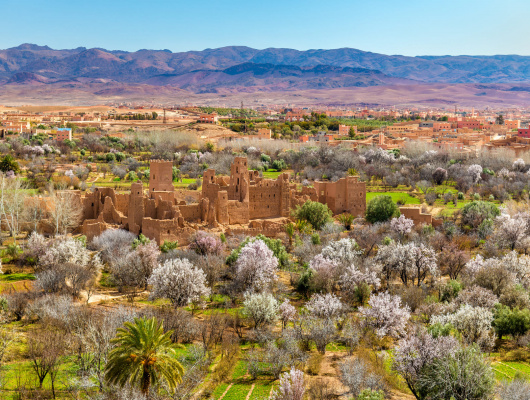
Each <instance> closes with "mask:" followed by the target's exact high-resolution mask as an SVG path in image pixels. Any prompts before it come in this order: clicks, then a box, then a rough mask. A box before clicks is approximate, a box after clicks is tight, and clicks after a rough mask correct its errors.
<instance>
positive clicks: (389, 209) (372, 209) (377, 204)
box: [366, 195, 400, 224]
mask: <svg viewBox="0 0 530 400" xmlns="http://www.w3.org/2000/svg"><path fill="white" fill-rule="evenodd" d="M399 215H400V213H399V208H398V206H397V205H396V204H395V203H394V202H393V201H392V197H390V196H387V195H381V196H377V197H375V198H373V199H372V200H370V201H369V202H368V205H367V206H366V220H367V221H368V222H371V223H372V224H375V223H376V222H385V221H388V220H389V219H391V218H392V217H396V218H397V217H399Z"/></svg>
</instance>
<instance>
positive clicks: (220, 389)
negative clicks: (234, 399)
mask: <svg viewBox="0 0 530 400" xmlns="http://www.w3.org/2000/svg"><path fill="white" fill-rule="evenodd" d="M227 387H228V383H221V384H220V385H219V386H217V387H216V388H215V390H214V391H213V393H212V398H214V399H218V398H219V397H221V396H222V395H223V393H224V392H225V390H226V388H227Z"/></svg>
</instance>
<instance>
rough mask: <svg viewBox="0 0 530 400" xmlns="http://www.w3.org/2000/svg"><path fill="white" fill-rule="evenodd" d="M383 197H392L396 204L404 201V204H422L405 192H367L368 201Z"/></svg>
mask: <svg viewBox="0 0 530 400" xmlns="http://www.w3.org/2000/svg"><path fill="white" fill-rule="evenodd" d="M381 195H387V196H390V197H392V200H393V201H394V203H397V202H398V201H400V200H402V203H403V204H421V201H420V199H418V198H416V197H413V196H411V195H410V194H408V193H404V192H367V193H366V201H367V202H368V201H370V200H372V199H373V198H374V197H377V196H381Z"/></svg>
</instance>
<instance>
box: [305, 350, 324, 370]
mask: <svg viewBox="0 0 530 400" xmlns="http://www.w3.org/2000/svg"><path fill="white" fill-rule="evenodd" d="M322 358H323V356H322V354H313V355H312V356H311V357H310V358H309V360H307V373H308V374H309V375H318V374H319V373H320V365H321V364H322Z"/></svg>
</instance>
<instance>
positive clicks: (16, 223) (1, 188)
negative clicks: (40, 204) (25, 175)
mask: <svg viewBox="0 0 530 400" xmlns="http://www.w3.org/2000/svg"><path fill="white" fill-rule="evenodd" d="M24 189H25V185H24V183H23V182H22V180H21V179H20V178H16V177H15V178H8V177H6V176H5V175H4V174H1V173H0V219H1V221H2V222H4V223H5V224H6V226H7V228H8V229H9V232H10V234H11V236H12V237H13V240H14V242H15V244H16V241H17V235H18V233H19V231H20V224H21V222H22V215H23V211H24V199H25V198H26V193H25V191H24Z"/></svg>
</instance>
